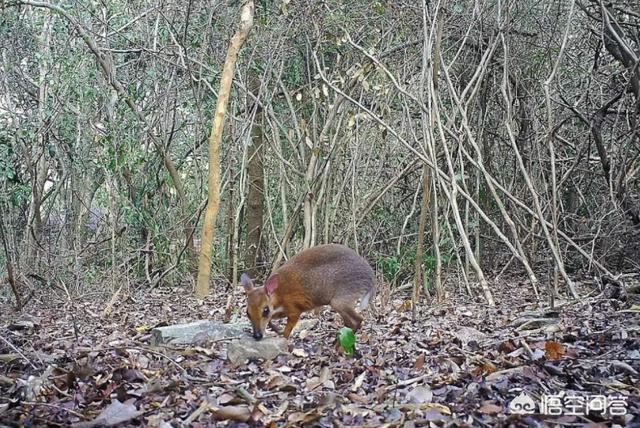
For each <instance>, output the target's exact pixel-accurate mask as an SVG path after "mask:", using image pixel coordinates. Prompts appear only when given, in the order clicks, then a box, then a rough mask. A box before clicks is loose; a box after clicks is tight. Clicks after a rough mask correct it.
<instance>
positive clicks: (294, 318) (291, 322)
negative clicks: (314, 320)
mask: <svg viewBox="0 0 640 428" xmlns="http://www.w3.org/2000/svg"><path fill="white" fill-rule="evenodd" d="M299 319H300V314H290V315H289V317H288V318H287V326H286V327H285V328H284V337H286V338H287V339H288V338H289V336H290V335H291V332H292V331H293V328H294V327H295V326H296V324H298V320H299Z"/></svg>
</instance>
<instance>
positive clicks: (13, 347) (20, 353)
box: [0, 336, 38, 370]
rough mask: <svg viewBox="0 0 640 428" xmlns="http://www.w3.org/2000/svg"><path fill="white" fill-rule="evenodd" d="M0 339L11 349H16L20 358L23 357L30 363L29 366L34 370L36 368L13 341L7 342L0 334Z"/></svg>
mask: <svg viewBox="0 0 640 428" xmlns="http://www.w3.org/2000/svg"><path fill="white" fill-rule="evenodd" d="M0 339H2V340H3V341H4V343H6V344H7V345H8V346H9V347H10V348H11V349H13V350H14V351H16V353H17V354H18V355H20V356H21V357H22V358H24V359H25V360H26V361H27V362H28V363H29V364H30V365H31V367H33V369H34V370H38V368H37V367H36V366H35V364H33V363H32V362H31V360H30V359H28V358H27V357H26V356H25V355H24V354H23V353H22V351H20V349H18V348H17V347H16V346H15V345H14V344H13V343H11V342H9V341H8V340H7V339H5V338H4V337H2V336H0Z"/></svg>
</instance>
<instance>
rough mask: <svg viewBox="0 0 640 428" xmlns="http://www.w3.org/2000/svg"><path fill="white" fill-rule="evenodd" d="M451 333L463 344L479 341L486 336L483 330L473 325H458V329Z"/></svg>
mask: <svg viewBox="0 0 640 428" xmlns="http://www.w3.org/2000/svg"><path fill="white" fill-rule="evenodd" d="M453 335H454V336H455V337H456V338H457V339H458V340H459V341H460V342H462V344H463V345H466V344H467V343H469V342H471V341H475V342H480V341H482V340H483V339H485V338H486V337H487V335H486V334H484V333H483V332H481V331H479V330H477V329H475V328H473V327H466V326H463V327H460V328H459V329H458V331H456V332H454V333H453Z"/></svg>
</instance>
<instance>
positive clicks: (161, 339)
mask: <svg viewBox="0 0 640 428" xmlns="http://www.w3.org/2000/svg"><path fill="white" fill-rule="evenodd" d="M249 329H250V325H249V323H236V324H225V323H222V322H214V321H208V320H202V321H195V322H191V323H188V324H177V325H168V326H166V327H158V328H154V329H153V330H151V345H152V346H158V345H163V344H172V345H194V344H196V343H206V342H207V341H210V340H220V339H226V338H232V337H238V336H243V335H245V334H246V333H245V332H246V331H247V330H249Z"/></svg>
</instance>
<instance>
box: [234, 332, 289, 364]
mask: <svg viewBox="0 0 640 428" xmlns="http://www.w3.org/2000/svg"><path fill="white" fill-rule="evenodd" d="M286 350H287V339H285V338H283V337H267V338H264V339H262V340H259V341H258V340H254V339H252V338H250V337H246V338H242V339H238V340H234V341H233V342H231V343H229V347H228V348H227V359H228V360H229V361H230V362H231V363H233V364H235V365H240V364H244V363H246V362H247V361H248V360H249V359H252V358H260V359H263V360H273V359H274V358H275V357H277V356H278V355H280V354H281V353H283V352H286Z"/></svg>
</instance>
